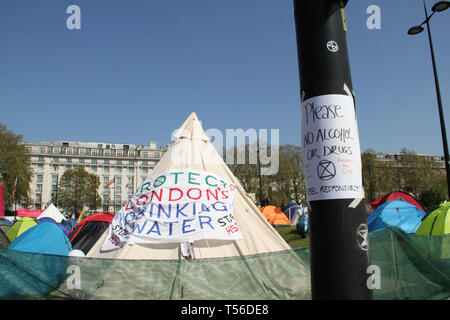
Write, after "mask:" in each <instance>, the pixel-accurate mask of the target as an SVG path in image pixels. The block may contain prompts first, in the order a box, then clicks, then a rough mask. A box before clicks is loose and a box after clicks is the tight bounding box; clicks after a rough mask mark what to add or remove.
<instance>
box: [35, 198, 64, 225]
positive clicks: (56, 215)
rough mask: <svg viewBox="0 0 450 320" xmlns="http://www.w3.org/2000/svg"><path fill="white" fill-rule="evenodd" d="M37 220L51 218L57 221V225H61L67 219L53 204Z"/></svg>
mask: <svg viewBox="0 0 450 320" xmlns="http://www.w3.org/2000/svg"><path fill="white" fill-rule="evenodd" d="M37 218H38V219H42V218H51V219H53V220H55V221H56V222H57V223H61V221H63V220H64V219H65V217H64V216H63V214H62V213H61V212H60V211H59V210H58V208H56V207H55V206H54V205H53V203H51V204H50V205H49V206H48V208H47V209H45V210H44V211H43V212H42V213H41V214H40V215H39V217H37Z"/></svg>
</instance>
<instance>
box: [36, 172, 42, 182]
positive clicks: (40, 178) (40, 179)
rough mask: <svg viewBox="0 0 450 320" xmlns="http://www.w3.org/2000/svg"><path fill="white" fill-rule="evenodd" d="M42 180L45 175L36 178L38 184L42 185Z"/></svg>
mask: <svg viewBox="0 0 450 320" xmlns="http://www.w3.org/2000/svg"><path fill="white" fill-rule="evenodd" d="M42 180H43V175H42V174H38V175H37V176H36V183H42Z"/></svg>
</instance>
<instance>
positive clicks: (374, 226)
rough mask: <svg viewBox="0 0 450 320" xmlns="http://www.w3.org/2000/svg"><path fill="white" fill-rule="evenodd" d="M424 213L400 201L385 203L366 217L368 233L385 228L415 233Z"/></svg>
mask: <svg viewBox="0 0 450 320" xmlns="http://www.w3.org/2000/svg"><path fill="white" fill-rule="evenodd" d="M425 216H426V213H425V212H424V211H422V210H420V209H419V208H417V207H416V206H415V205H413V204H411V203H409V202H406V201H401V200H394V201H390V202H386V203H384V204H382V205H381V206H379V207H377V208H376V209H375V210H374V211H373V212H372V213H371V214H370V215H369V216H368V217H367V225H368V228H369V232H371V231H375V230H378V229H381V228H384V227H385V226H388V225H389V226H395V227H399V228H400V229H402V230H403V231H405V232H407V233H414V232H416V230H417V228H419V226H420V224H421V223H422V220H423V218H424V217H425Z"/></svg>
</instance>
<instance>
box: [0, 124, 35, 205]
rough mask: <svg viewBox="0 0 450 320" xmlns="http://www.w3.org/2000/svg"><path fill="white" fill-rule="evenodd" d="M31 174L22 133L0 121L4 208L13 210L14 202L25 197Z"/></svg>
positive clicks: (1, 177) (0, 179) (0, 156)
mask: <svg viewBox="0 0 450 320" xmlns="http://www.w3.org/2000/svg"><path fill="white" fill-rule="evenodd" d="M32 174H33V172H32V170H31V168H30V158H29V155H27V153H26V150H25V145H24V144H23V137H22V135H20V134H15V133H13V132H12V131H10V130H8V129H7V127H6V126H5V125H4V124H1V123H0V182H1V183H2V184H3V188H4V189H3V197H4V203H5V208H11V209H12V210H14V209H15V207H14V204H20V203H21V202H22V201H23V200H24V199H26V196H27V194H28V191H29V184H30V181H31V177H32Z"/></svg>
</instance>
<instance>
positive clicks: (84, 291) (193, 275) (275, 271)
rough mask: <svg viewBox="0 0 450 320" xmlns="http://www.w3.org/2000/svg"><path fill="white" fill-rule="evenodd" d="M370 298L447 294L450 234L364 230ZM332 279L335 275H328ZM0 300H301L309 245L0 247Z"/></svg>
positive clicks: (305, 294) (306, 294)
mask: <svg viewBox="0 0 450 320" xmlns="http://www.w3.org/2000/svg"><path fill="white" fill-rule="evenodd" d="M369 237H370V259H371V264H372V265H375V266H377V268H378V270H379V280H380V281H379V282H378V285H377V284H376V285H375V287H374V289H373V290H374V299H388V300H391V299H448V298H449V297H450V256H449V252H450V235H441V236H421V235H414V234H406V233H404V232H403V231H402V230H401V229H399V228H395V227H386V228H384V229H382V230H378V231H375V232H372V233H370V234H369ZM336 276H339V275H336ZM0 297H2V298H9V299H14V298H19V299H118V300H121V299H140V300H158V299H164V300H170V299H176V300H181V299H188V300H203V299H205V300H206V299H207V300H216V299H217V300H241V299H245V300H290V299H293V300H308V299H311V290H310V276H309V248H308V247H304V248H296V249H292V250H286V251H280V252H275V253H270V254H269V253H268V254H259V255H251V256H243V257H234V258H216V259H195V260H112V259H93V258H79V257H62V256H51V255H39V254H31V253H23V252H14V251H12V250H0Z"/></svg>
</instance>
